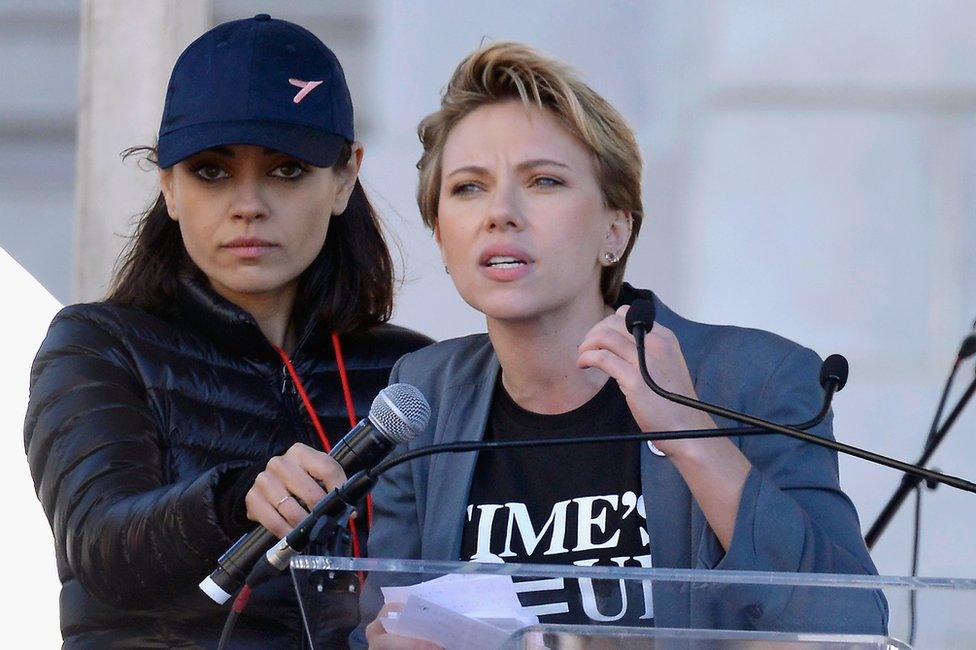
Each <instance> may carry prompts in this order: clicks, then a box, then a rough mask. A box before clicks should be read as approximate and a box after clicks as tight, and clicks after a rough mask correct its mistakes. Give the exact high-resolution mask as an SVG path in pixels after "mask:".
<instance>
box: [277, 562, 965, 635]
mask: <svg viewBox="0 0 976 650" xmlns="http://www.w3.org/2000/svg"><path fill="white" fill-rule="evenodd" d="M291 573H292V578H293V581H294V584H295V589H296V591H297V593H298V597H299V602H300V604H301V610H302V617H303V620H304V623H305V625H306V632H307V633H308V634H309V637H308V639H307V641H310V642H312V645H313V647H316V648H333V647H343V644H345V643H347V636H346V631H347V630H351V629H352V628H353V627H355V626H356V624H357V623H358V622H359V620H360V619H363V620H365V622H366V623H368V622H370V621H372V620H373V619H374V618H375V617H376V613H377V611H378V610H379V608H380V607H381V606H382V605H383V604H384V602H385V601H386V602H389V601H390V600H391V599H392V600H396V599H398V598H399V599H401V604H400V605H398V606H397V607H396V608H397V609H400V610H403V611H402V612H400V613H397V614H390V615H385V616H387V617H388V618H384V619H383V620H384V621H385V625H386V626H388V627H394V626H401V625H404V626H407V627H405V628H401V627H394V629H398V630H402V629H406V630H408V631H410V630H420V631H421V633H422V634H431V636H428V637H424V636H422V635H421V638H426V639H427V640H429V641H433V642H435V643H437V644H439V645H441V646H442V647H447V648H450V649H451V650H453V649H454V648H464V649H469V650H489V649H493V648H511V649H515V648H532V649H539V650H541V649H548V648H551V649H554V650H555V649H560V650H561V649H565V650H570V649H572V650H584V649H585V650H591V649H592V650H603V649H605V648H623V649H625V650H626V649H630V648H634V649H636V648H642V649H643V648H651V649H658V650H660V649H665V650H676V649H679V648H680V649H681V650H697V649H706V648H707V649H709V650H713V649H718V648H722V649H725V648H729V649H732V650H747V649H748V650H755V649H763V650H766V649H768V650H786V649H789V650H808V649H809V650H812V649H824V650H826V649H830V650H841V649H844V650H847V649H857V650H867V649H869V648H870V649H872V650H874V649H882V648H885V649H887V648H891V649H895V648H913V647H914V648H954V647H958V648H966V647H976V645H971V644H974V643H976V642H974V638H976V580H971V579H954V578H902V577H891V576H863V575H834V574H813V573H764V572H751V571H694V570H689V569H651V568H638V567H624V568H618V567H605V566H599V567H596V566H593V567H582V566H572V565H570V566H567V565H538V564H493V563H476V562H431V561H423V560H389V559H374V558H366V559H353V558H333V557H316V556H299V557H295V558H294V559H293V560H292V563H291ZM431 581H433V582H431ZM417 585H419V586H417ZM382 587H385V588H386V589H385V590H384V589H381V588H382ZM390 587H400V588H402V587H410V588H409V589H399V590H398V589H392V590H391V589H389V588H390ZM556 587H558V588H559V589H563V590H566V591H565V592H564V591H559V592H558V593H572V594H581V595H582V596H581V598H580V599H579V601H578V602H571V603H570V604H569V605H567V604H565V603H557V605H559V606H561V607H563V608H564V609H568V610H569V613H567V614H566V615H565V616H563V617H562V618H563V619H565V618H566V617H569V618H572V620H571V621H566V620H559V618H560V617H558V616H557V617H556V622H551V621H552V619H553V617H552V616H545V615H543V616H542V619H541V620H542V622H540V619H539V618H538V617H537V616H536V615H535V614H534V612H535V613H542V612H546V613H548V612H552V611H554V610H553V609H552V607H553V604H552V603H545V604H542V605H540V604H539V602H540V601H538V600H535V601H534V600H533V598H534V597H536V596H538V595H539V591H540V590H545V589H549V588H556ZM364 590H365V594H364V593H363V591H364ZM533 592H534V593H533ZM513 593H515V598H516V600H514V601H513V600H512V598H513V596H512V594H513ZM323 594H325V595H327V597H328V603H329V605H328V607H327V608H326V607H323V605H322V603H323V602H324V601H323V600H322V597H323ZM642 598H643V600H641V599H642ZM403 599H405V603H406V604H403ZM628 599H629V602H628ZM569 600H570V601H571V600H572V599H569ZM912 600H914V601H915V604H916V607H915V608H916V610H917V615H916V616H914V617H913V616H912V611H911V610H912V608H911V606H910V603H911V601H912ZM513 602H514V605H512V603H513ZM533 603H535V604H533ZM879 603H880V605H879ZM512 607H515V608H516V610H517V615H516V614H512V612H513V611H515V610H513V609H512ZM883 607H887V608H888V617H887V624H886V625H885V622H884V621H883V619H882V617H881V615H880V614H879V611H881V608H883ZM547 608H549V609H547ZM325 610H327V611H325ZM503 610H504V612H506V613H503V614H499V613H498V612H500V611H503ZM628 611H629V612H634V613H635V614H640V616H637V617H636V620H629V621H627V624H625V625H621V624H620V620H619V617H620V616H622V615H623V613H624V612H628ZM389 617H392V618H393V620H390V618H389ZM632 618H633V617H632ZM913 618H914V623H913ZM651 621H653V622H651ZM323 624H327V625H331V626H332V627H334V628H335V629H337V630H339V632H338V633H333V635H332V636H331V637H329V638H330V639H331V640H330V641H328V642H322V641H321V640H320V639H321V638H322V635H321V634H320V632H319V631H317V630H318V629H319V626H321V625H323ZM417 626H419V627H417ZM913 636H914V639H915V641H914V644H912V645H910V644H909V639H910V638H912V637H913ZM357 639H361V637H357V636H356V635H353V637H352V640H351V641H348V643H349V647H354V648H355V647H363V645H362V644H361V643H357Z"/></svg>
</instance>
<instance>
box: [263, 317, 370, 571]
mask: <svg viewBox="0 0 976 650" xmlns="http://www.w3.org/2000/svg"><path fill="white" fill-rule="evenodd" d="M332 349H333V350H334V351H335V356H336V365H338V367H339V379H340V380H341V381H342V395H343V397H344V398H345V401H346V413H347V414H348V415H349V428H354V427H355V426H356V424H357V423H358V422H359V420H358V418H357V417H356V408H355V406H354V405H353V402H352V390H350V388H349V376H348V374H346V362H345V360H344V359H343V358H342V346H340V345H339V335H338V334H336V333H335V332H333V333H332ZM275 350H277V351H278V356H280V357H281V360H282V362H284V364H285V368H287V369H288V374H289V375H291V380H292V382H294V384H295V389H296V390H297V391H298V395H299V397H301V398H302V404H304V405H305V411H306V412H307V413H308V417H309V419H311V420H312V426H313V427H315V433H317V434H318V436H319V442H321V443H322V449H324V450H325V453H327V454H328V453H331V452H332V445H331V444H330V443H329V438H328V436H326V435H325V428H324V427H323V426H322V422H321V421H319V416H318V415H317V414H316V413H315V409H314V408H313V407H312V400H310V399H309V398H308V393H307V392H306V391H305V386H304V385H303V384H302V380H301V379H299V377H298V372H296V371H295V366H294V364H292V362H291V359H290V358H288V353H287V352H285V351H284V350H282V349H281V348H279V347H278V346H277V345H276V346H275ZM372 523H373V498H372V497H371V496H370V495H366V526H367V528H368V527H369V526H370V525H371V524H372ZM349 532H350V534H351V535H350V536H351V537H352V554H353V555H354V556H356V557H361V556H362V552H361V550H360V548H359V535H357V534H356V521H355V520H350V521H349Z"/></svg>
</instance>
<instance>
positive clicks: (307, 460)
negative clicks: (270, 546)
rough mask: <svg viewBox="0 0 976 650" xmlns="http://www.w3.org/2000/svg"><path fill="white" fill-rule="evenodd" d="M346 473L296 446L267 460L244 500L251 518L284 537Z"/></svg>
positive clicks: (328, 459)
mask: <svg viewBox="0 0 976 650" xmlns="http://www.w3.org/2000/svg"><path fill="white" fill-rule="evenodd" d="M345 480H346V475H345V472H344V471H343V470H342V467H341V466H340V465H339V464H338V463H337V462H336V461H335V460H334V459H333V458H332V457H330V456H329V455H328V454H325V453H323V452H321V451H317V450H315V449H312V448H311V447H309V446H307V445H303V444H301V443H297V444H295V445H292V447H291V448H290V449H288V451H287V452H285V454H284V455H282V456H275V457H274V458H272V459H271V460H269V461H268V465H267V467H266V468H265V470H264V471H263V472H261V473H260V474H258V476H257V478H256V479H255V480H254V485H253V487H252V488H251V490H250V491H249V492H248V493H247V496H246V497H245V504H246V505H247V513H248V517H249V518H250V519H252V520H254V521H257V522H258V523H260V524H261V525H263V526H264V527H265V528H267V529H268V530H270V531H271V532H273V533H275V534H276V535H278V536H279V537H283V536H285V535H287V534H288V532H290V531H291V529H292V528H294V527H295V526H297V525H298V524H299V523H301V521H302V520H303V519H304V518H305V517H306V516H307V515H308V510H309V509H310V508H312V507H313V506H315V504H316V503H318V502H319V501H320V500H321V499H322V497H324V496H325V495H326V492H327V491H328V490H331V489H333V488H334V487H337V486H339V485H341V484H342V483H344V482H345Z"/></svg>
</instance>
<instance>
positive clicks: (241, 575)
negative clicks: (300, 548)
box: [200, 416, 396, 605]
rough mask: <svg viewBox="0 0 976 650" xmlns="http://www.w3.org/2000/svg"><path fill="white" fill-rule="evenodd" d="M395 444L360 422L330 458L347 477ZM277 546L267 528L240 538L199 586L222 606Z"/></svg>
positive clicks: (377, 459)
mask: <svg viewBox="0 0 976 650" xmlns="http://www.w3.org/2000/svg"><path fill="white" fill-rule="evenodd" d="M395 446H396V445H395V443H394V442H392V441H391V440H390V439H389V436H388V435H387V434H386V433H385V432H384V431H382V430H381V429H380V428H379V426H377V425H376V423H375V422H373V420H372V419H371V418H370V417H368V416H367V417H365V418H363V419H362V420H360V421H359V424H357V425H356V426H355V428H354V429H352V430H351V431H350V432H349V433H347V434H346V435H345V436H343V437H342V439H341V440H340V441H339V442H337V443H336V445H335V447H333V448H332V451H331V453H330V454H329V455H330V456H331V457H332V458H333V460H335V461H336V462H337V463H339V465H340V466H341V467H342V469H343V470H344V471H345V472H346V474H347V475H354V474H356V473H358V472H360V471H362V470H365V469H368V468H370V467H374V466H375V465H376V464H377V463H379V462H380V461H381V460H383V459H384V458H385V457H386V456H387V455H388V454H389V453H390V452H391V451H392V450H393V448H394V447H395ZM276 542H278V536H277V535H275V534H274V533H272V532H271V531H269V530H268V529H267V528H265V527H264V526H256V527H255V528H254V530H252V531H251V532H249V533H246V534H244V535H242V536H241V538H240V539H238V540H237V541H236V542H234V545H233V546H231V547H230V548H229V549H227V551H226V552H225V553H224V554H223V555H221V556H220V557H219V558H218V559H217V569H216V570H214V572H213V573H211V574H210V575H209V576H208V577H206V578H204V580H203V581H202V582H201V583H200V589H201V590H203V592H204V593H206V594H207V595H208V596H209V597H210V598H211V599H212V600H213V601H215V602H216V603H217V604H220V605H222V604H223V603H225V602H226V601H227V600H228V599H229V598H230V597H231V595H232V594H233V593H234V592H235V591H237V589H238V588H239V587H240V586H241V585H242V584H244V579H245V578H246V577H247V575H248V573H250V571H251V568H252V567H253V566H254V563H255V562H256V561H257V560H258V558H260V557H261V556H262V555H263V554H264V553H265V552H266V551H268V549H270V548H271V547H273V546H274V545H275V543H276Z"/></svg>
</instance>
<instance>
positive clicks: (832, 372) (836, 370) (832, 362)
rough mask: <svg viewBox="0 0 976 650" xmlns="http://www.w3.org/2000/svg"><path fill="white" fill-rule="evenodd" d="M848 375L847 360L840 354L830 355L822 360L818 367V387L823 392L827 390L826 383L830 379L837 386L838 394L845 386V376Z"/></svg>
mask: <svg viewBox="0 0 976 650" xmlns="http://www.w3.org/2000/svg"><path fill="white" fill-rule="evenodd" d="M848 373H850V366H849V365H848V363H847V359H845V358H844V356H843V355H841V354H832V355H830V356H829V357H827V358H826V359H824V362H823V365H821V366H820V385H821V386H823V388H824V390H826V389H827V382H829V381H830V380H831V379H833V380H834V382H836V384H837V392H840V391H841V390H842V389H843V388H844V385H845V384H847V375H848Z"/></svg>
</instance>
